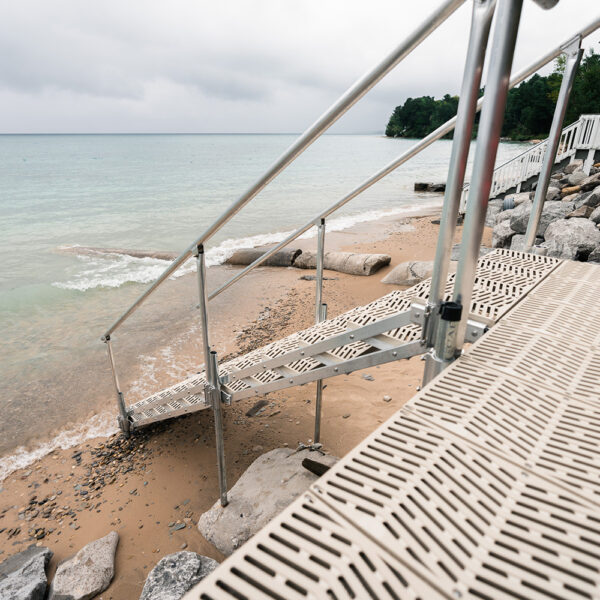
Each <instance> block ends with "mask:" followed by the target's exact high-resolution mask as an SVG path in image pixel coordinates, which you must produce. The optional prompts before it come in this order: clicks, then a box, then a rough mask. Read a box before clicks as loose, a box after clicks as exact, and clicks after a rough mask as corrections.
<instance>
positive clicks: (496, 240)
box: [492, 209, 517, 248]
mask: <svg viewBox="0 0 600 600" xmlns="http://www.w3.org/2000/svg"><path fill="white" fill-rule="evenodd" d="M514 210H517V209H514ZM515 233H516V232H515V231H513V230H512V229H511V227H510V220H508V219H507V220H505V221H501V222H500V223H498V225H496V226H495V227H494V229H493V231H492V246H493V247H494V248H507V247H508V246H509V245H510V239H511V238H512V236H513V235H515Z"/></svg>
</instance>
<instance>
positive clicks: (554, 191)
mask: <svg viewBox="0 0 600 600" xmlns="http://www.w3.org/2000/svg"><path fill="white" fill-rule="evenodd" d="M553 200H560V188H559V187H554V186H548V191H547V192H546V202H552V201H553Z"/></svg>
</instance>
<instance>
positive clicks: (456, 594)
mask: <svg viewBox="0 0 600 600" xmlns="http://www.w3.org/2000/svg"><path fill="white" fill-rule="evenodd" d="M452 595H453V596H454V597H455V598H462V593H461V592H460V590H452Z"/></svg>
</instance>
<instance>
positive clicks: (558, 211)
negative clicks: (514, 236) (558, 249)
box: [510, 201, 573, 236]
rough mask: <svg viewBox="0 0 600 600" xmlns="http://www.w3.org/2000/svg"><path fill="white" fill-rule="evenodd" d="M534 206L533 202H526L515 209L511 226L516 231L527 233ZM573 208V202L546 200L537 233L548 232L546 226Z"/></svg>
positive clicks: (562, 217) (540, 234)
mask: <svg viewBox="0 0 600 600" xmlns="http://www.w3.org/2000/svg"><path fill="white" fill-rule="evenodd" d="M532 206H533V204H532V203H531V202H526V203H523V204H521V206H519V207H517V208H516V209H515V212H514V213H513V215H512V217H511V219H510V227H511V229H512V230H513V231H515V232H516V233H525V232H526V231H527V225H528V224H529V217H530V214H531V208H532ZM572 210H573V203H571V202H561V201H552V202H545V203H544V208H543V209H542V215H541V217H540V223H539V225H538V230H537V232H536V233H537V235H539V236H543V235H544V233H545V232H546V228H547V227H548V225H550V223H552V221H556V220H557V219H564V218H565V217H566V216H567V215H568V214H569V213H570V212H571V211H572Z"/></svg>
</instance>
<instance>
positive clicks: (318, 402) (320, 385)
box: [313, 304, 327, 443]
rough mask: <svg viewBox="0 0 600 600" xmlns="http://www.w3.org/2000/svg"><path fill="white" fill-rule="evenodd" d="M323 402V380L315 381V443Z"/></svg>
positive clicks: (323, 306)
mask: <svg viewBox="0 0 600 600" xmlns="http://www.w3.org/2000/svg"><path fill="white" fill-rule="evenodd" d="M326 318H327V304H321V321H324V320H325V319H326ZM322 402H323V380H322V379H319V381H317V396H316V400H315V434H314V436H313V440H314V441H315V443H318V442H320V441H321V406H322Z"/></svg>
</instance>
